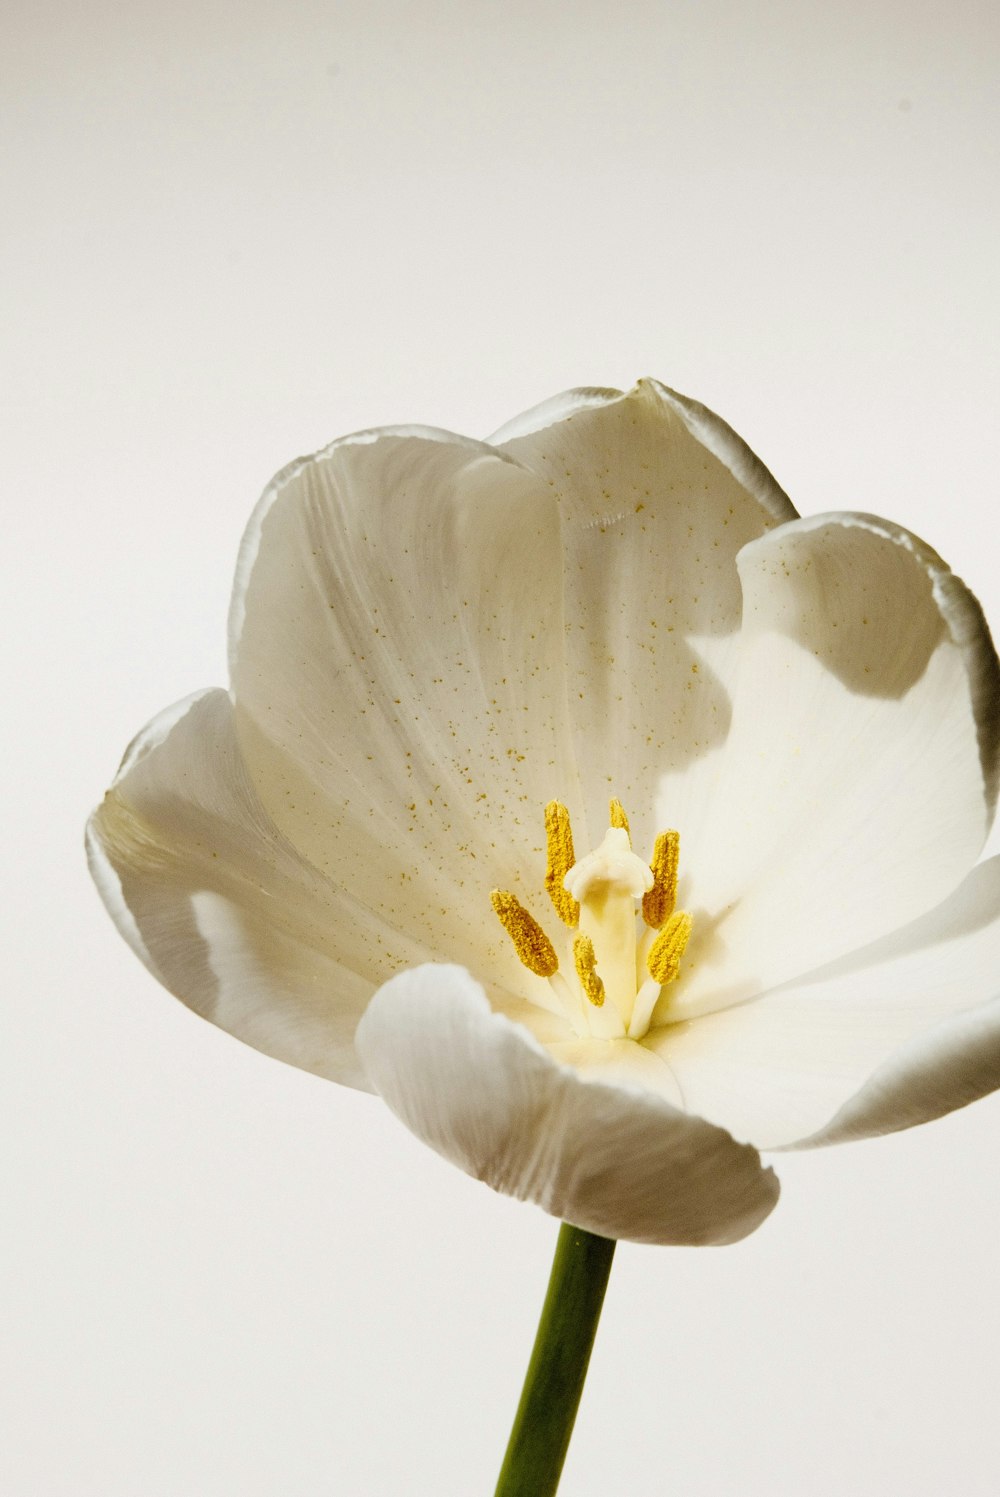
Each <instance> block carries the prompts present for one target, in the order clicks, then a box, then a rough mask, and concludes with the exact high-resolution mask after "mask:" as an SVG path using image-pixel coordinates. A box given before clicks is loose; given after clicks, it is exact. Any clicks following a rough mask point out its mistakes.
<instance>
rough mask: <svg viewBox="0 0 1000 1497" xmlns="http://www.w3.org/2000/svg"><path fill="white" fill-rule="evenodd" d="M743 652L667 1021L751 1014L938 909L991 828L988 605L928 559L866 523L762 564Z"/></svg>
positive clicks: (778, 537)
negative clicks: (766, 997) (804, 976)
mask: <svg viewBox="0 0 1000 1497" xmlns="http://www.w3.org/2000/svg"><path fill="white" fill-rule="evenodd" d="M739 567H740V573H741V576H742V579H743V586H744V597H745V609H744V628H743V633H744V647H743V661H742V668H741V674H740V681H739V688H738V692H737V696H736V701H735V706H734V711H733V726H732V732H731V734H730V737H729V741H728V743H727V744H726V749H725V753H724V754H723V755H722V756H720V759H719V768H718V777H717V781H716V784H715V785H714V786H713V787H711V792H710V796H709V799H710V802H711V814H710V817H709V820H708V823H707V825H706V826H705V827H704V829H703V832H702V834H701V835H700V836H699V837H696V838H693V839H690V840H689V841H688V843H687V845H686V846H685V850H684V866H685V868H686V869H687V870H688V872H689V875H690V876H689V881H688V884H687V886H686V888H684V889H682V898H683V900H684V902H685V903H686V904H687V905H688V906H689V907H692V908H693V911H694V914H695V935H694V938H693V940H692V943H691V945H690V947H689V948H688V956H687V961H686V967H687V975H686V976H685V977H684V978H683V979H682V982H681V983H680V984H678V986H677V988H676V989H675V990H672V992H671V994H670V1002H669V1008H665V1009H664V1010H663V1012H662V1014H661V1017H662V1018H667V1017H671V1018H675V1017H684V1016H687V1015H692V1014H695V1013H698V1012H705V1011H707V1010H712V1009H715V1008H719V1007H720V1006H723V1005H724V1004H728V1003H733V1002H738V1001H740V1000H742V999H743V998H745V997H748V996H752V995H753V994H755V993H759V992H761V991H762V990H766V989H767V988H769V987H772V986H774V985H775V984H777V983H780V982H782V981H785V980H787V979H788V978H789V977H793V976H797V975H798V974H800V973H802V972H808V971H811V970H813V969H814V968H816V967H818V966H820V965H822V964H823V963H825V962H827V961H829V960H832V959H833V958H835V957H837V956H839V955H841V954H842V953H844V952H847V951H852V950H855V949H857V948H858V947H861V946H863V945H866V944H867V943H868V942H869V941H871V940H873V939H875V938H876V937H877V936H879V935H880V934H881V933H883V932H884V931H887V930H893V929H895V928H897V927H899V926H901V925H904V924H906V923H907V922H908V921H910V920H912V919H914V918H915V917H916V916H918V915H919V914H921V913H922V912H924V911H926V910H929V909H932V908H933V907H934V906H935V905H936V904H938V903H939V902H940V901H941V900H942V899H944V898H945V897H946V896H947V894H948V893H949V892H950V890H952V889H953V888H954V887H955V885H956V884H957V883H958V881H959V880H960V879H961V878H962V877H964V875H965V874H966V873H967V872H968V870H969V868H970V867H971V866H972V864H973V863H974V862H975V860H976V857H977V856H978V854H979V852H980V850H981V848H982V845H983V842H984V839H985V836H986V833H987V830H988V828H989V825H990V820H991V816H992V811H993V805H994V802H995V796H996V782H997V763H998V727H1000V689H998V667H997V660H996V655H995V653H994V651H993V647H992V643H991V641H990V637H989V632H988V630H987V628H986V624H985V621H984V620H983V617H982V613H981V611H980V609H979V605H978V604H977V603H976V601H975V599H974V598H973V597H972V596H971V595H970V594H969V593H968V592H967V591H966V589H965V588H964V587H963V585H962V583H961V582H959V581H958V579H957V578H955V577H953V576H952V575H951V573H950V572H949V571H948V569H947V567H946V566H945V565H944V563H943V562H942V561H941V560H940V558H939V557H937V556H936V555H935V554H934V552H933V551H931V550H930V549H929V548H928V547H926V546H925V545H924V544H923V543H922V542H920V541H918V540H917V539H916V538H915V537H913V536H911V535H910V534H908V532H906V531H904V530H901V529H899V528H898V527H897V526H893V525H891V524H889V523H888V522H887V521H883V520H875V519H872V518H871V517H869V516H863V515H828V516H820V517H818V518H816V519H810V520H800V521H797V522H795V523H793V524H790V525H786V526H783V527H782V528H781V530H780V531H777V532H775V533H773V534H771V535H769V536H766V537H764V538H763V539H761V540H759V541H757V542H755V543H754V544H753V545H751V546H748V547H747V548H746V550H745V551H744V552H743V553H742V554H741V556H740V559H739Z"/></svg>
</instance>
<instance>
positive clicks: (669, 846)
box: [642, 832, 681, 930]
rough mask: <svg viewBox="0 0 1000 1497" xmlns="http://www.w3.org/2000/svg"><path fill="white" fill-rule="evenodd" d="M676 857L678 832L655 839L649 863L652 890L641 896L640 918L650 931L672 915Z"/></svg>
mask: <svg viewBox="0 0 1000 1497" xmlns="http://www.w3.org/2000/svg"><path fill="white" fill-rule="evenodd" d="M680 854H681V839H680V835H679V833H677V832H661V833H660V835H659V836H658V837H657V839H656V844H655V846H654V847H653V857H652V860H651V861H650V864H649V867H650V871H651V873H652V875H653V887H652V888H651V889H650V890H649V891H648V892H647V893H645V894H644V895H643V896H642V918H643V920H645V922H646V924H647V925H648V926H649V927H650V929H651V930H659V929H660V927H661V926H662V925H663V924H664V923H665V921H667V920H668V919H669V918H670V916H671V915H672V914H673V912H674V905H675V904H676V903H677V864H678V862H679V860H680Z"/></svg>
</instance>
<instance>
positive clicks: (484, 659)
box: [232, 431, 575, 989]
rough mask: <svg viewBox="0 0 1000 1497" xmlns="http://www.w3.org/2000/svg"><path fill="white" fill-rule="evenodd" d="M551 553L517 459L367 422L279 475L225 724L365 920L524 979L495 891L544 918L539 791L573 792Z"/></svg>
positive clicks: (266, 790) (248, 572) (261, 513)
mask: <svg viewBox="0 0 1000 1497" xmlns="http://www.w3.org/2000/svg"><path fill="white" fill-rule="evenodd" d="M560 557H561V545H560V525H559V517H558V514H557V512H556V508H555V505H554V503H553V501H552V499H551V497H550V496H549V495H548V493H547V492H546V491H545V490H544V488H543V486H542V485H540V484H539V482H538V480H537V479H536V478H534V477H533V476H532V475H531V474H529V473H527V472H525V471H524V470H523V469H521V468H520V467H518V465H517V464H516V463H514V462H513V461H511V460H510V459H508V458H505V457H503V456H501V455H500V454H498V453H496V452H495V451H493V450H492V449H491V448H489V447H486V446H485V445H483V444H482V443H479V442H471V441H466V440H465V439H464V438H460V437H454V436H451V435H449V434H448V433H442V432H433V431H401V432H394V431H385V432H375V433H368V434H363V435H362V436H359V437H355V438H349V439H347V440H345V441H343V442H340V443H336V444H334V446H333V447H332V448H330V449H328V450H327V451H326V452H325V453H320V454H318V455H317V456H316V457H315V458H311V459H306V460H304V461H303V462H301V463H299V464H296V465H293V467H292V468H290V469H288V470H287V471H286V472H285V473H284V474H281V475H279V477H278V478H277V479H276V480H275V482H274V484H273V485H272V487H271V489H270V490H269V491H268V493H267V494H266V495H265V497H264V499H263V501H262V502H261V505H260V506H259V508H258V511H257V514H256V516H255V517H254V520H253V521H252V523H251V526H250V529H249V531H248V533H247V537H246V540H245V542H244V547H243V553H242V556H241V560H240V565H239V571H238V575H237V586H236V592H235V595H234V602H233V616H232V618H233V626H232V629H233V632H232V680H233V690H234V696H235V701H236V711H237V731H238V734H239V739H240V744H241V747H242V751H243V754H244V756H245V760H246V763H247V765H248V768H249V770H250V774H251V776H252V778H253V781H254V784H255V786H256V788H257V791H258V793H259V795H260V797H261V800H262V802H263V804H264V805H265V806H266V807H267V810H268V812H269V814H270V815H271V816H272V817H273V819H274V821H275V823H276V824H277V825H278V826H279V827H280V829H281V830H282V832H283V833H284V834H285V835H286V836H287V837H288V838H289V840H290V841H291V842H292V843H293V844H294V845H295V846H296V847H297V848H299V849H300V850H301V851H302V852H303V853H304V854H305V855H306V856H307V857H308V858H309V859H310V860H311V861H312V863H313V864H314V865H315V866H316V867H317V868H318V869H320V870H321V871H322V872H323V873H324V874H325V875H327V876H328V877H329V878H330V879H332V880H333V881H334V882H335V883H336V884H338V885H341V884H342V885H345V886H347V887H349V888H350V889H351V890H352V891H353V893H354V895H355V896H356V898H357V899H358V901H359V902H361V903H363V904H364V905H366V906H367V907H368V908H369V909H371V910H372V911H374V912H375V914H376V915H377V917H378V918H379V919H381V920H384V921H385V922H386V923H388V924H390V925H393V926H395V927H397V928H399V929H401V930H404V931H405V932H406V933H407V934H408V936H409V937H411V938H412V939H413V940H414V941H416V942H418V943H421V944H424V945H426V946H427V947H428V948H429V950H430V951H431V952H432V953H433V954H435V955H442V954H447V955H450V956H454V957H456V958H457V959H460V960H463V961H466V962H469V963H473V964H475V965H476V966H477V967H478V968H479V969H480V970H482V971H484V972H490V973H491V974H494V975H495V976H497V977H498V979H499V980H500V981H504V980H505V979H507V980H509V982H510V983H512V984H513V985H514V986H515V988H516V987H517V985H518V984H520V985H521V988H522V989H523V988H524V987H525V986H526V985H528V984H529V983H530V980H529V979H527V974H525V973H524V971H523V969H522V968H521V967H520V965H519V964H518V962H517V959H516V957H515V955H514V953H513V950H512V948H511V947H510V943H509V942H508V941H507V939H506V937H505V936H504V935H503V932H502V930H501V928H500V926H499V924H498V923H497V921H496V920H495V919H494V918H493V915H492V912H491V910H490V905H489V891H490V889H491V887H493V886H496V885H499V886H502V887H508V888H515V889H517V890H519V891H520V893H521V897H522V898H523V899H524V901H525V902H526V903H528V904H534V905H535V909H536V913H537V914H539V915H541V914H544V911H543V910H542V909H541V908H540V898H541V900H543V899H544V895H542V894H540V891H541V882H540V880H541V870H542V868H543V867H544V831H543V818H542V812H543V807H544V805H545V802H546V801H547V800H548V799H550V798H552V797H554V796H560V797H561V796H565V795H569V794H572V793H573V786H574V783H575V767H574V760H573V752H572V745H571V741H570V735H569V729H568V716H567V708H566V689H565V671H564V665H563V639H562V576H561V560H560ZM347 937H348V932H347V931H346V930H339V929H338V932H337V939H338V940H339V939H343V940H346V939H347ZM383 975H385V974H384V973H383Z"/></svg>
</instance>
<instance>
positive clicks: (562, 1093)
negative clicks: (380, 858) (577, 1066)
mask: <svg viewBox="0 0 1000 1497" xmlns="http://www.w3.org/2000/svg"><path fill="white" fill-rule="evenodd" d="M357 1043H358V1050H359V1053H360V1055H361V1058H362V1061H363V1063H364V1065H365V1068H366V1070H367V1072H368V1076H369V1079H370V1080H371V1082H372V1085H373V1086H374V1087H375V1089H376V1090H377V1091H378V1092H379V1093H380V1094H381V1096H382V1097H383V1098H384V1100H385V1101H386V1102H387V1103H388V1104H389V1106H390V1107H391V1108H392V1110H393V1111H394V1112H395V1113H396V1114H397V1116H399V1117H400V1118H401V1119H402V1121H403V1122H404V1123H405V1124H406V1126H407V1127H408V1128H410V1129H411V1130H412V1131H413V1132H414V1133H416V1134H417V1136H418V1137H419V1138H422V1139H423V1140H424V1142H425V1143H427V1144H430V1146H431V1147H432V1148H433V1149H436V1150H437V1151H438V1153H440V1154H443V1155H444V1156H445V1158H446V1159H449V1160H451V1162H452V1163H453V1164H457V1165H458V1166H459V1167H460V1168H461V1169H464V1170H465V1171H466V1172H467V1173H468V1174H471V1175H474V1176H476V1177H477V1178H478V1179H481V1180H484V1181H486V1183H487V1184H488V1185H491V1186H492V1187H493V1189H494V1190H499V1191H502V1192H503V1193H504V1194H506V1195H513V1196H516V1197H518V1198H519V1199H521V1200H531V1201H534V1202H535V1203H536V1204H537V1205H540V1206H542V1207H543V1208H544V1209H545V1210H546V1211H548V1212H550V1213H551V1214H552V1215H553V1216H557V1217H560V1218H561V1219H563V1220H566V1221H570V1222H573V1223H574V1224H575V1225H576V1226H579V1227H583V1228H585V1229H586V1230H587V1231H590V1232H596V1233H599V1234H600V1235H602V1236H605V1237H615V1238H627V1239H630V1240H631V1241H634V1242H652V1243H692V1244H693V1243H724V1242H735V1241H737V1240H739V1239H740V1238H741V1237H745V1236H746V1235H747V1234H748V1233H749V1232H752V1231H753V1230H754V1228H755V1227H757V1226H759V1225H760V1223H761V1222H762V1221H763V1220H764V1218H765V1217H766V1216H767V1215H768V1213H769V1212H770V1211H771V1209H772V1208H773V1206H774V1204H775V1202H776V1201H777V1198H778V1182H777V1180H776V1179H775V1177H774V1175H773V1174H772V1172H771V1171H770V1170H766V1169H763V1168H762V1166H761V1163H760V1159H759V1157H758V1155H757V1154H756V1152H755V1151H754V1150H753V1149H751V1148H748V1147H746V1146H741V1145H738V1144H736V1143H734V1142H733V1140H732V1139H731V1138H730V1137H729V1135H728V1134H726V1133H724V1132H723V1131H722V1130H721V1129H719V1128H715V1127H713V1126H712V1125H711V1124H709V1123H706V1122H703V1121H702V1119H700V1118H696V1117H690V1116H688V1115H687V1114H685V1113H683V1112H680V1111H679V1110H678V1109H677V1108H675V1107H673V1106H671V1105H670V1103H669V1102H666V1101H665V1100H663V1099H662V1097H659V1096H657V1095H655V1094H653V1093H651V1092H649V1093H647V1092H643V1091H641V1090H639V1089H637V1088H635V1089H634V1088H632V1087H631V1086H622V1085H615V1084H609V1083H608V1082H604V1081H594V1080H587V1079H585V1078H584V1077H582V1076H581V1075H579V1074H577V1073H576V1072H575V1071H573V1070H572V1069H570V1068H568V1067H564V1066H561V1065H559V1064H558V1063H557V1062H556V1061H554V1060H553V1059H552V1058H551V1057H550V1056H549V1055H548V1054H547V1053H546V1051H545V1050H544V1049H543V1048H542V1047H541V1045H539V1044H538V1043H537V1042H536V1041H535V1040H534V1039H533V1038H532V1036H531V1035H530V1034H528V1033H527V1031H526V1030H524V1029H522V1028H521V1027H520V1026H519V1025H517V1024H512V1023H511V1022H510V1021H509V1020H507V1019H506V1018H504V1017H502V1016H499V1015H497V1014H494V1013H492V1012H491V1010H490V1006H489V1003H488V1002H487V999H486V996H485V994H484V992H483V990H482V988H481V987H480V986H479V984H478V983H477V982H475V981H474V979H473V978H472V977H471V976H470V975H469V973H468V972H466V971H464V970H463V969H462V968H460V967H453V966H425V967H419V968H417V969H416V970H415V971H412V972H404V973H401V974H400V975H399V976H398V977H394V978H393V979H391V981H389V982H388V983H386V984H385V986H384V987H383V988H381V989H380V990H379V992H378V993H377V994H376V995H375V997H374V998H373V999H372V1002H371V1004H370V1005H369V1008H368V1010H367V1011H366V1013H365V1016H364V1018H363V1019H362V1021H361V1024H360V1026H359V1029H358V1035H357Z"/></svg>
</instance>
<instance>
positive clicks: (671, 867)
mask: <svg viewBox="0 0 1000 1497" xmlns="http://www.w3.org/2000/svg"><path fill="white" fill-rule="evenodd" d="M609 820H610V826H609V827H608V830H607V832H606V833H605V836H604V840H603V842H602V843H601V844H600V846H599V847H596V848H595V849H594V851H593V852H590V853H587V855H586V857H583V858H581V859H580V860H579V861H577V860H576V857H575V854H574V851H573V833H572V829H571V827H570V820H569V812H568V811H567V809H566V807H565V806H564V805H561V804H560V802H559V801H550V802H549V804H548V805H547V806H546V807H545V835H546V842H547V845H548V858H547V865H546V870H545V888H546V890H547V892H548V895H549V898H550V899H551V900H552V903H553V905H554V907H555V911H556V914H557V915H558V916H559V918H560V920H561V921H562V922H563V924H564V925H566V926H568V927H569V928H570V929H571V930H573V931H575V932H576V934H575V935H574V936H573V939H572V943H571V952H572V966H573V973H574V976H575V979H576V981H575V982H573V981H572V980H571V979H570V980H568V979H567V978H566V977H565V976H564V975H563V973H562V972H561V971H560V967H559V958H558V956H557V954H556V949H555V947H554V946H553V944H552V942H551V941H550V940H549V938H548V936H547V935H546V934H545V931H544V930H543V929H542V927H541V926H540V925H539V924H538V922H537V920H535V918H534V916H533V915H531V914H530V913H529V911H528V910H526V909H525V908H524V906H523V905H522V904H521V903H520V901H519V900H518V899H517V898H516V897H515V895H513V894H511V893H509V892H508V891H507V890H504V889H494V890H493V893H492V895H491V896H490V897H491V899H492V903H493V908H494V910H495V912H496V915H497V918H498V919H499V920H500V923H501V924H502V925H503V927H504V929H505V930H506V932H507V934H508V935H509V936H510V939H511V941H512V942H513V945H514V949H515V951H516V952H517V955H518V957H519V958H520V960H521V962H522V963H523V964H524V966H525V967H527V968H528V970H529V971H530V972H534V973H535V974H536V976H538V977H545V978H547V979H548V981H549V983H550V984H551V986H552V988H553V990H554V991H555V993H556V994H557V996H558V998H559V1001H560V1005H561V1007H562V1008H563V1009H564V1010H565V1012H566V1015H567V1017H568V1019H569V1020H570V1022H571V1024H572V1025H573V1027H574V1028H575V1029H577V1030H579V1031H580V1032H582V1033H585V1034H591V1035H594V1036H596V1037H598V1038H601V1039H622V1038H623V1037H625V1036H628V1037H629V1038H630V1039H641V1038H642V1036H643V1035H644V1034H645V1033H646V1032H647V1030H648V1029H649V1025H650V1020H651V1019H652V1016H653V1010H654V1009H655V1007H656V1004H657V1001H658V1000H659V998H660V996H661V994H662V991H663V988H664V987H665V986H666V985H667V984H668V983H671V982H674V981H675V980H676V978H677V977H678V976H679V974H680V962H681V957H682V956H683V955H684V949H685V947H686V946H687V943H688V940H689V938H690V935H691V916H690V915H689V914H687V913H686V912H685V911H683V910H676V909H675V908H674V906H675V904H676V900H677V864H678V853H679V847H680V839H679V837H678V835H677V833H676V832H661V833H660V835H659V836H658V837H657V839H656V842H655V844H654V847H653V855H652V858H651V859H650V861H649V863H648V864H647V863H644V862H643V861H642V859H641V858H640V857H638V856H637V855H636V853H634V852H633V851H632V841H631V837H630V834H629V825H628V818H627V817H626V815H625V812H624V810H623V808H622V805H621V802H620V801H618V800H613V801H612V802H611V809H610V817H609ZM640 909H641V915H640Z"/></svg>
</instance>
